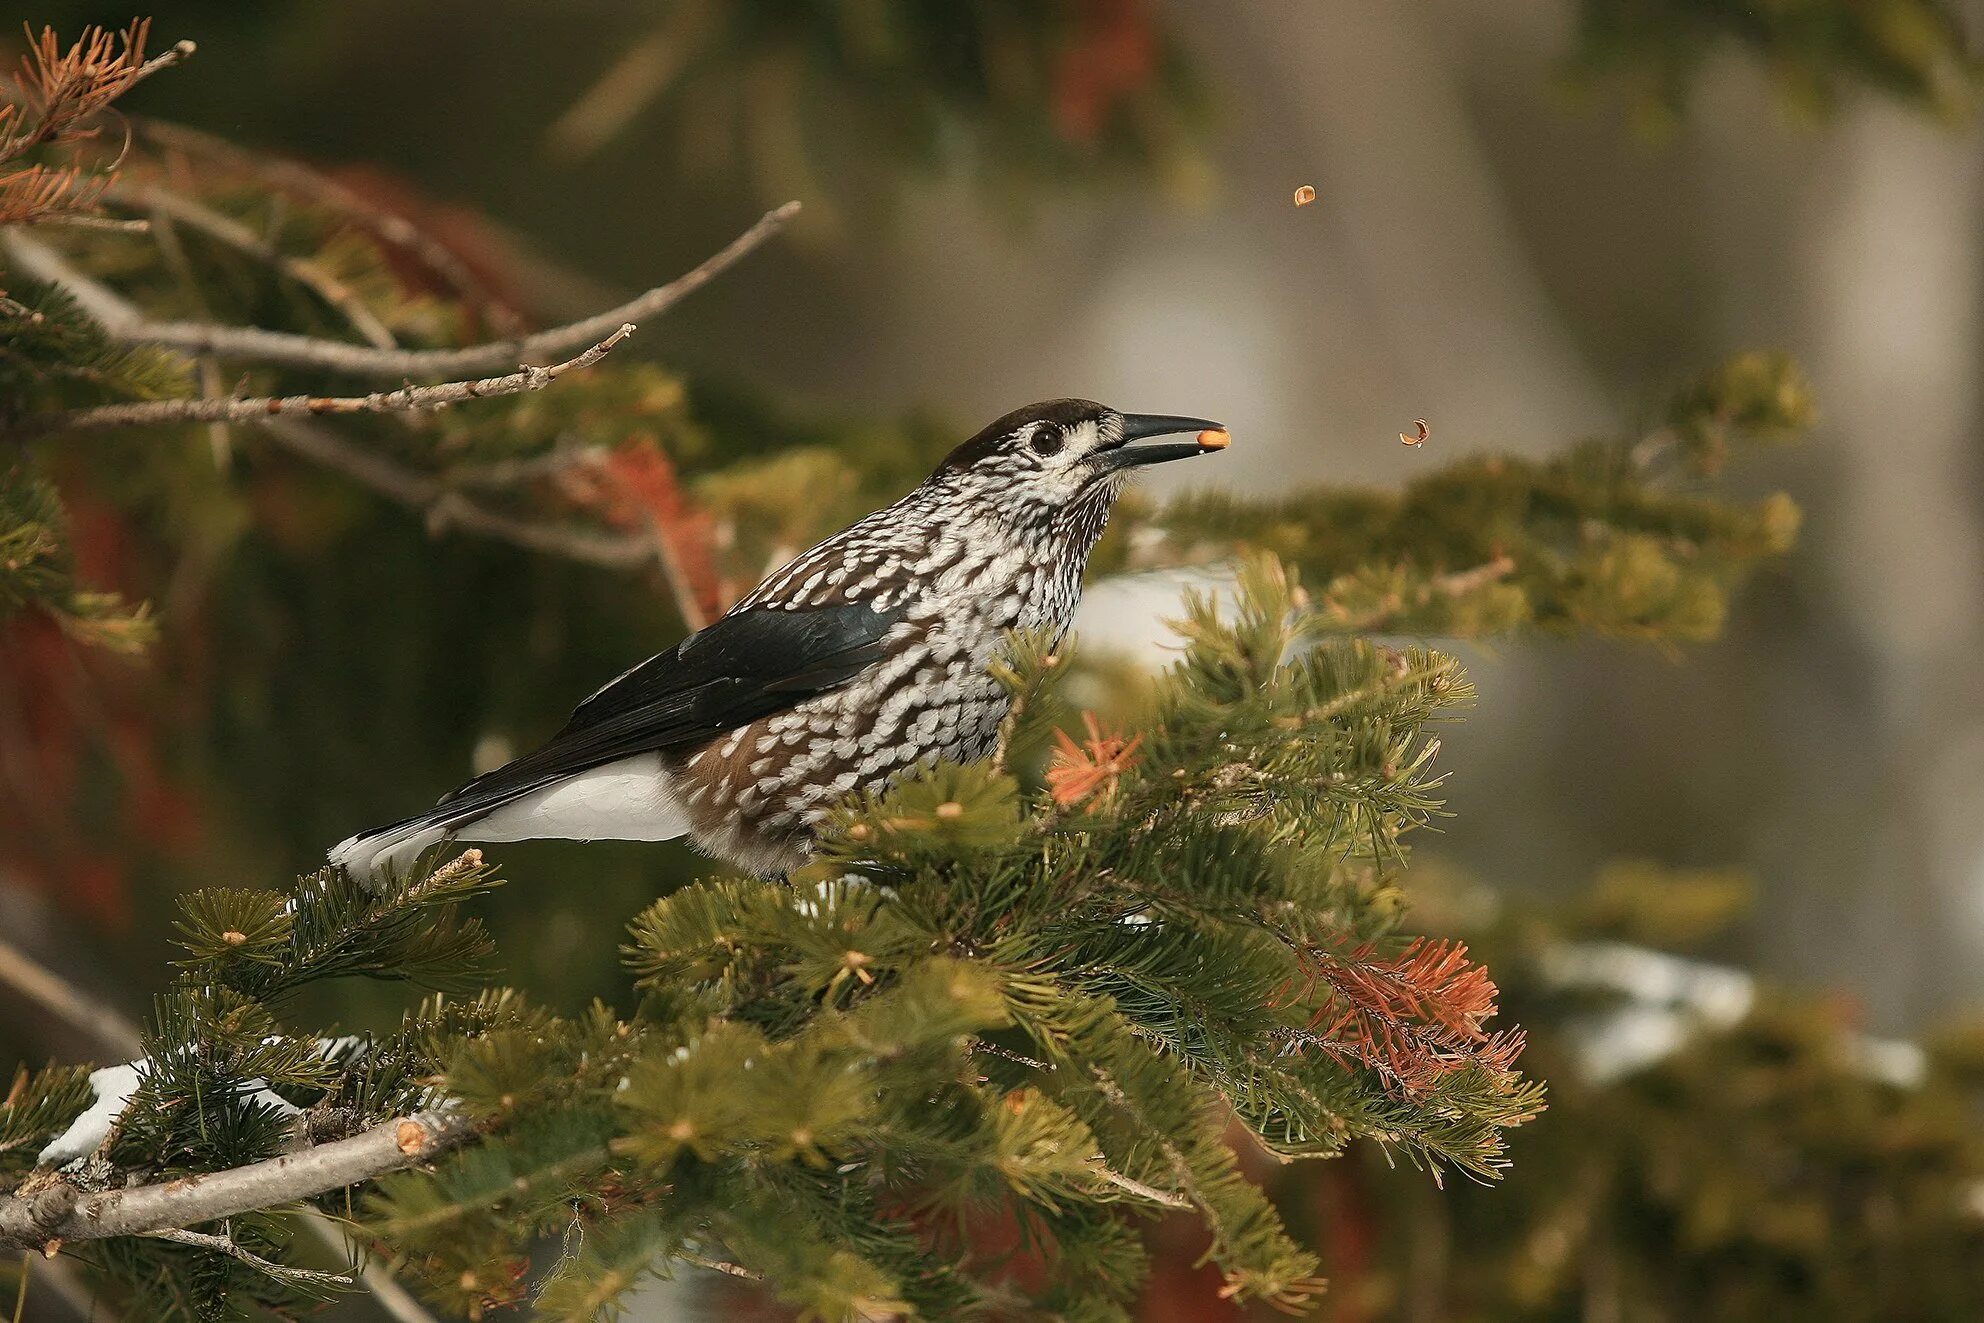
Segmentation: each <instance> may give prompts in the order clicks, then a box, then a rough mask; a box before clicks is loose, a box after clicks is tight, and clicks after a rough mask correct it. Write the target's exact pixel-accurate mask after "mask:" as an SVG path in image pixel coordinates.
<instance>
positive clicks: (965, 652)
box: [332, 400, 1214, 873]
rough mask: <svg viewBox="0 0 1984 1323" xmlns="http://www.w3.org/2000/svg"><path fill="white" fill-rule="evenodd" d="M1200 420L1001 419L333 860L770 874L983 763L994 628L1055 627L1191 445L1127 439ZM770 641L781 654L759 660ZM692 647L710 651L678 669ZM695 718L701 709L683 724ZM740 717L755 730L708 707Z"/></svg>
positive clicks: (1064, 409)
mask: <svg viewBox="0 0 1984 1323" xmlns="http://www.w3.org/2000/svg"><path fill="white" fill-rule="evenodd" d="M1212 426H1214V424H1211V423H1207V422H1204V420H1200V419H1184V418H1168V417H1159V418H1147V417H1142V416H1138V415H1130V416H1128V417H1127V418H1126V416H1125V415H1122V414H1119V413H1117V412H1116V411H1114V410H1111V409H1107V408H1104V407H1103V406H1101V405H1097V404H1093V403H1091V402H1088V401H1083V400H1057V401H1051V402H1049V403H1046V404H1041V405H1034V406H1031V407H1030V408H1028V409H1022V410H1018V411H1015V412H1014V413H1012V414H1008V415H1007V416H1006V417H1004V418H1001V419H999V420H998V421H997V422H995V423H993V424H992V425H991V426H989V427H987V428H986V429H985V430H984V431H983V432H981V433H980V434H979V435H978V436H976V437H974V438H972V439H971V440H970V441H967V442H966V443H965V444H964V445H962V446H960V447H958V449H957V450H956V451H954V452H952V454H951V456H950V457H949V458H948V459H946V461H945V462H944V464H943V465H942V466H940V467H939V468H938V469H937V471H936V472H935V473H933V474H932V475H931V476H930V477H929V479H927V480H926V481H925V482H924V483H922V484H921V485H920V486H918V487H917V488H916V489H915V490H914V491H912V492H910V493H909V494H908V495H906V496H904V497H903V498H902V499H901V500H899V501H897V502H896V503H895V504H893V505H891V506H889V507H887V508H886V509H883V510H879V511H877V512H876V513H874V514H871V515H869V516H868V517H866V518H865V519H862V520H859V521H858V522H856V523H854V524H852V525H850V526H849V527H847V528H845V529H843V530H841V531H840V532H838V533H836V534H834V535H833V536H832V537H830V538H828V539H826V540H825V541H824V542H821V543H820V544H819V545H818V546H816V547H814V548H812V549H811V550H809V551H806V552H804V553H802V554H801V555H799V556H797V557H795V558H794V559H793V560H792V561H790V562H789V563H787V564H786V565H785V566H783V567H782V568H780V569H779V570H777V571H775V572H774V573H773V574H772V575H770V576H769V577H768V578H767V579H766V580H765V581H764V582H763V583H762V584H760V585H759V586H758V587H757V589H756V590H754V591H753V592H752V593H751V594H750V595H749V596H747V597H746V598H744V599H743V600H742V601H740V602H738V603H737V605H736V606H734V607H733V608H731V610H730V611H729V612H728V613H726V615H725V617H724V619H723V620H722V621H719V622H717V624H715V625H713V626H712V627H711V628H710V629H709V630H706V631H704V633H703V634H701V635H698V636H696V637H694V638H692V639H690V640H688V641H687V642H686V643H685V644H684V645H683V646H682V647H681V648H679V649H677V650H676V652H675V653H673V654H668V653H665V654H663V655H662V656H661V657H658V658H655V659H653V660H651V661H650V662H647V663H643V665H642V666H640V667H636V668H635V669H634V670H632V671H630V672H628V673H627V674H626V675H624V676H622V677H620V678H619V679H617V680H615V681H614V682H613V683H611V684H609V685H607V686H606V687H605V688H603V689H602V690H600V692H599V693H597V694H595V695H594V696H593V697H592V698H591V699H588V700H587V702H586V703H585V704H582V705H581V706H580V708H579V710H578V711H577V712H575V713H574V716H573V720H572V722H571V723H570V724H569V725H568V726H567V728H566V730H564V731H562V732H560V734H559V736H558V737H555V738H554V739H553V741H552V742H551V744H549V745H547V746H546V747H545V748H544V749H542V750H539V751H538V752H537V753H535V754H533V755H530V756H528V757H527V758H524V759H520V760H518V761H517V762H516V763H513V764H511V765H509V766H508V767H506V768H503V769H499V770H498V771H497V772H495V773H492V774H490V775H489V776H485V777H482V778H479V779H478V780H477V781H475V782H471V783H470V784H469V785H468V786H465V787H464V788H463V789H462V790H460V791H457V792H456V793H455V794H454V795H451V796H449V797H448V798H447V799H444V800H443V801H442V802H441V804H440V805H439V806H438V807H437V808H436V809H435V810H434V811H432V812H430V813H428V814H423V815H421V816H419V817H417V818H413V819H408V820H407V821H406V822H403V823H398V824H394V826H393V827H390V828H385V829H381V830H380V831H378V832H374V833H367V834H365V835H362V836H359V837H354V838H353V839H352V840H351V841H348V842H346V843H345V844H344V845H342V846H340V847H339V848H338V850H337V851H334V852H333V855H332V857H333V859H334V860H337V861H338V862H343V863H347V864H349V865H350V866H353V867H355V868H361V869H362V868H367V867H376V865H377V863H378V862H379V861H381V860H390V861H394V862H398V861H403V860H404V859H406V858H407V857H409V855H408V851H410V850H412V851H416V852H417V850H418V849H420V848H425V844H427V843H431V842H432V841H433V840H437V839H440V837H441V836H443V835H447V834H455V835H459V836H461V837H463V838H465V839H473V840H508V839H520V838H522V837H525V836H559V835H566V836H584V837H593V836H609V835H611V836H622V837H630V838H632V839H662V838H664V835H674V834H686V835H687V836H688V837H689V839H690V840H691V842H692V843H694V844H695V845H696V846H697V847H698V848H700V849H702V850H704V851H706V852H708V853H710V854H713V855H716V856H718V857H720V858H723V859H726V860H728V861H730V862H731V863H733V864H736V865H737V866H739V867H741V868H744V869H747V870H749V871H751V872H754V873H777V872H783V871H786V870H788V869H790V868H792V867H794V866H796V865H798V864H799V863H801V862H803V861H804V860H805V858H806V856H807V854H808V851H809V847H810V841H811V832H812V829H813V828H814V827H815V826H816V825H817V824H818V822H819V821H820V820H821V819H822V818H823V817H824V816H825V814H826V813H827V812H828V811H829V810H830V809H831V808H832V806H833V805H834V804H835V803H836V802H837V801H839V800H840V799H841V798H843V797H844V796H846V795H848V794H850V793H853V792H856V791H859V790H864V789H870V788H876V787H879V786H881V785H883V784H885V783H886V782H887V781H888V780H889V778H891V777H892V776H895V775H898V774H900V773H902V772H904V771H906V770H908V769H909V768H911V767H914V766H916V765H918V764H919V763H924V762H928V761H932V760H939V759H946V760H954V761H967V762H968V761H972V760H975V759H978V758H982V757H984V756H986V755H987V754H989V753H990V752H991V750H992V748H993V744H994V742H995V740H996V738H997V733H998V728H999V723H1000V721H1001V720H1002V719H1003V718H1004V716H1005V714H1006V707H1007V699H1006V695H1005V693H1004V691H1003V689H1002V688H1001V687H1000V686H999V684H998V682H997V681H996V680H994V679H993V677H992V675H991V672H990V668H989V663H990V662H991V661H992V659H993V657H994V655H995V653H996V652H997V650H998V649H999V648H1000V646H1001V645H1002V642H1003V640H1004V639H1005V638H1006V636H1007V634H1008V633H1009V632H1010V631H1012V630H1014V629H1038V628H1046V629H1049V630H1052V631H1055V632H1059V631H1061V630H1065V629H1066V628H1067V626H1068V623H1069V621H1070V619H1071V618H1072V617H1073V615H1074V611H1075V607H1076V605H1077V603H1079V601H1080V600H1081V590H1082V575H1083V571H1084V570H1085V569H1086V567H1087V563H1088V557H1089V553H1090V552H1091V551H1092V550H1093V549H1094V547H1095V543H1096V540H1097V539H1098V538H1100V537H1101V535H1102V531H1103V527H1104V525H1105V524H1106V523H1107V521H1108V518H1109V512H1110V509H1111V507H1112V506H1113V504H1114V502H1115V499H1116V496H1117V493H1118V491H1119V490H1120V488H1121V485H1122V482H1123V478H1124V476H1125V474H1126V473H1127V471H1128V469H1129V468H1130V467H1132V466H1133V465H1135V464H1137V463H1140V462H1152V461H1153V460H1160V459H1172V458H1182V457H1184V455H1186V454H1190V453H1196V447H1193V446H1189V445H1172V446H1166V447H1146V448H1144V449H1141V450H1133V449H1129V448H1127V442H1128V441H1129V440H1133V439H1136V438H1138V437H1141V436H1152V435H1163V434H1167V433H1172V432H1177V431H1181V430H1197V429H1198V428H1201V427H1208V428H1209V427H1212ZM863 608H866V609H863ZM780 613H782V614H780ZM786 620H789V621H790V622H791V624H790V627H787V626H786V625H784V624H782V623H781V622H782V621H786ZM829 625H830V626H831V627H830V628H829V627H828V626H829ZM726 644H728V645H729V646H731V647H732V649H733V651H732V652H731V653H727V654H726V653H721V652H720V651H719V649H721V648H723V647H724V646H726ZM781 650H786V651H789V652H790V653H791V656H790V657H783V656H766V655H765V654H767V653H778V652H780V651H781ZM704 657H714V658H716V660H715V661H714V662H709V663H706V664H705V665H704V669H702V670H694V666H695V664H696V663H697V661H698V660H699V659H701V658H704ZM712 667H713V668H714V669H711V668H712ZM692 671H693V674H691V673H690V672H692ZM738 675H742V676H744V677H745V678H744V679H742V680H739V679H737V678H736V676H738ZM685 676H686V677H687V678H686V679H685V678H683V677H685ZM788 693H789V694H791V695H792V696H793V698H794V699H795V701H790V702H787V701H784V699H783V697H781V695H784V694H788ZM705 707H706V708H709V709H710V711H711V712H712V713H713V714H715V715H714V716H712V718H711V719H710V720H708V721H705V722H704V723H703V724H701V725H698V724H697V720H699V719H700V714H701V711H702V709H703V708H705ZM685 712H686V714H687V718H686V719H685ZM741 712H748V713H749V714H750V719H748V720H738V721H735V722H726V721H725V720H724V719H723V716H722V714H726V713H729V714H736V713H741ZM616 723H617V724H616ZM643 723H646V724H645V725H644V724H643ZM623 727H624V728H625V729H622V728H623ZM602 730H605V731H606V732H607V734H608V735H609V736H610V737H611V738H607V739H603V738H601V736H600V732H601V731H602ZM650 734H651V735H652V738H651V739H646V740H644V738H643V737H644V736H647V735H650ZM644 743H645V745H646V747H642V746H643V744H644ZM623 819H624V821H623Z"/></svg>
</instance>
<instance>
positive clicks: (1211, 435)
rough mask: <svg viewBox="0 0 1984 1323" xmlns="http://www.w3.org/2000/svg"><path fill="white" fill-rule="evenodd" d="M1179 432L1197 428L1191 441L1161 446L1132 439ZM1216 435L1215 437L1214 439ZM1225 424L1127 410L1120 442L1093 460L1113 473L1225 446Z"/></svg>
mask: <svg viewBox="0 0 1984 1323" xmlns="http://www.w3.org/2000/svg"><path fill="white" fill-rule="evenodd" d="M1181 432H1196V433H1198V436H1199V439H1198V440H1193V441H1172V442H1169V443H1167V444H1165V445H1161V446H1135V447H1132V445H1131V443H1132V442H1134V441H1142V440H1145V439H1147V438H1149V437H1153V436H1177V435H1178V434H1179V433H1181ZM1215 438H1216V439H1215ZM1225 445H1226V428H1225V427H1223V426H1221V425H1220V424H1218V423H1215V422H1212V421H1210V420H1209V419H1205V418H1183V417H1180V416H1178V415H1177V414H1169V413H1126V414H1124V415H1123V442H1122V444H1121V445H1119V446H1116V447H1115V448H1113V449H1111V450H1108V451H1105V452H1104V453H1102V454H1100V455H1098V456H1096V463H1097V464H1099V465H1101V467H1102V468H1103V470H1104V471H1105V472H1109V473H1115V472H1119V471H1121V470H1123V469H1133V468H1140V467H1142V466H1143V465H1145V464H1163V463H1166V462H1168V461H1170V460H1174V459H1190V458H1191V457H1192V456H1194V455H1203V454H1205V453H1206V452H1208V451H1211V450H1221V449H1224V448H1225Z"/></svg>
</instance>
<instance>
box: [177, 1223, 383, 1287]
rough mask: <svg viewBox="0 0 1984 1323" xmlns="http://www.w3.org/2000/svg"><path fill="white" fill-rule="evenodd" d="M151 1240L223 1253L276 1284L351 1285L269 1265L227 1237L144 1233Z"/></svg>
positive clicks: (337, 1276)
mask: <svg viewBox="0 0 1984 1323" xmlns="http://www.w3.org/2000/svg"><path fill="white" fill-rule="evenodd" d="M145 1234H146V1235H147V1236H150V1237H151V1238H152V1239H153V1240H169V1241H171V1242H172V1243H173V1244H175V1245H191V1246H192V1247H193V1248H194V1249H203V1250H211V1251H213V1252H214V1253H216V1254H225V1255H227V1257H228V1258H230V1259H238V1260H240V1261H241V1262H242V1263H245V1264H247V1265H248V1266H249V1267H251V1268H254V1269H257V1270H259V1271H261V1272H265V1273H267V1274H268V1275H269V1276H271V1277H273V1278H275V1279H276V1280H277V1281H279V1282H297V1283H300V1284H302V1285H306V1286H350V1285H351V1278H349V1277H347V1276H346V1275H345V1274H343V1273H339V1272H320V1271H318V1270H317V1269H315V1268H292V1267H290V1266H289V1265H288V1264H286V1263H271V1262H269V1261H268V1260H267V1259H265V1258H263V1257H262V1256H261V1255H259V1254H255V1253H252V1252H250V1251H248V1250H246V1249H243V1248H242V1247H241V1246H240V1245H237V1244H235V1243H234V1242H233V1241H232V1240H229V1239H228V1238H227V1237H226V1236H210V1235H208V1234H206V1233H205V1232H203V1231H182V1230H180V1229H179V1228H177V1227H169V1228H167V1229H166V1230H164V1231H147V1232H145Z"/></svg>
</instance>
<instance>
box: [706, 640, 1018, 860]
mask: <svg viewBox="0 0 1984 1323" xmlns="http://www.w3.org/2000/svg"><path fill="white" fill-rule="evenodd" d="M942 654H943V650H941V649H940V650H938V651H937V652H935V653H929V654H924V655H921V656H919V655H915V654H914V653H910V652H906V653H905V654H903V655H901V656H897V657H892V658H890V659H889V660H888V661H885V662H883V663H882V664H880V665H879V666H878V667H877V668H876V670H875V671H874V672H873V673H871V674H870V675H867V676H864V677H862V678H861V679H859V680H857V681H855V682H854V683H853V684H851V685H848V686H847V687H846V688H843V689H840V690H836V691H835V692H833V693H830V694H823V695H821V696H819V697H817V698H813V699H809V700H807V701H806V702H804V703H801V704H799V705H798V706H796V707H794V708H791V709H789V710H788V711H785V712H780V713H777V714H776V715H773V716H770V717H765V718H762V719H760V720H758V721H754V722H752V723H751V724H750V725H748V726H744V727H741V728H739V729H738V730H735V731H732V732H730V733H729V734H728V735H726V736H724V737H723V738H721V739H719V740H716V741H713V742H712V743H710V744H709V745H707V746H705V747H704V748H703V749H701V750H699V751H698V752H697V753H695V754H694V755H692V756H690V757H688V758H687V759H684V760H682V761H681V762H679V763H678V764H677V765H676V767H675V774H674V781H675V785H676V786H677V788H678V796H679V802H680V803H681V804H682V805H683V807H684V808H685V809H686V811H687V812H688V814H689V816H690V821H691V823H692V824H693V825H692V830H691V833H690V835H691V839H692V840H694V841H695V842H696V843H697V844H698V845H699V846H700V847H701V848H703V849H705V850H707V851H709V852H710V853H712V854H716V855H720V856H722V857H724V858H727V859H730V860H732V861H733V862H736V863H739V864H740V865H742V866H744V867H747V868H750V869H752V870H753V871H756V872H778V871H783V870H786V869H790V868H792V867H794V866H796V865H797V864H798V863H800V862H803V860H804V859H805V857H806V855H807V853H808V848H809V845H810V838H811V833H812V830H813V828H814V827H816V826H817V825H818V824H819V823H820V822H821V821H822V820H823V819H824V818H825V817H826V816H827V814H828V813H830V812H831V811H832V810H833V808H834V806H835V805H836V804H838V803H840V802H841V801H842V800H844V799H846V798H847V797H849V796H851V795H856V794H861V793H864V792H868V791H877V790H880V789H882V788H883V787H885V786H886V785H887V784H888V783H889V782H890V781H891V780H892V779H894V778H895V777H897V776H899V775H901V774H902V773H904V772H906V771H909V770H910V769H911V768H914V767H916V766H918V765H919V764H924V763H929V762H936V761H953V762H971V761H975V760H976V759H979V758H983V757H985V756H987V755H988V754H990V753H991V752H992V749H993V746H994V744H995V743H996V741H997V739H998V732H999V723H1000V721H1001V720H1002V719H1004V717H1005V715H1006V710H1007V707H1008V699H1007V696H1006V693H1005V690H1004V689H1003V688H1002V687H1001V686H1000V685H999V683H998V681H997V680H995V679H993V678H992V676H991V674H990V673H989V672H988V671H987V670H986V668H985V665H984V663H983V662H982V661H979V660H978V659H977V658H976V657H975V656H972V655H970V652H969V651H968V650H967V649H964V648H959V649H957V650H956V651H955V652H954V653H952V654H951V655H949V656H947V657H945V658H944V659H943V660H937V657H938V656H941V655H942Z"/></svg>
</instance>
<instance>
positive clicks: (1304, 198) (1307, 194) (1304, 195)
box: [1295, 184, 1316, 207]
mask: <svg viewBox="0 0 1984 1323" xmlns="http://www.w3.org/2000/svg"><path fill="white" fill-rule="evenodd" d="M1315 200H1316V190H1315V189H1314V188H1312V187H1310V186H1309V185H1308V184H1304V185H1302V187H1300V188H1298V189H1296V190H1295V205H1296V206H1298V207H1306V206H1308V205H1309V204H1310V203H1311V202H1314V201H1315Z"/></svg>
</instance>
